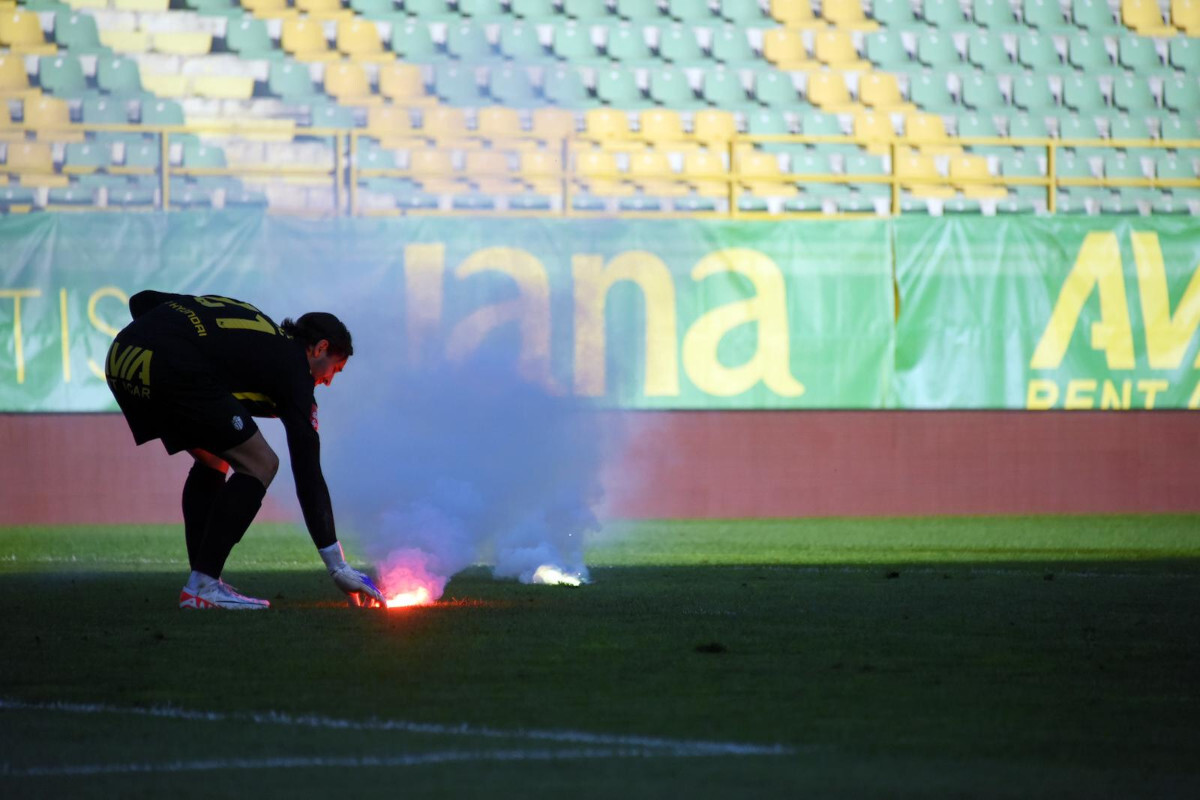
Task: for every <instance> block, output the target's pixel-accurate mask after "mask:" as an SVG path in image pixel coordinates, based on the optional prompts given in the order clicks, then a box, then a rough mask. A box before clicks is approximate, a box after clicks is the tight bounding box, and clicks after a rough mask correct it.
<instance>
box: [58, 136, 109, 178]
mask: <svg viewBox="0 0 1200 800" xmlns="http://www.w3.org/2000/svg"><path fill="white" fill-rule="evenodd" d="M111 163H112V145H110V144H107V143H98V142H70V143H68V144H67V146H66V150H65V151H64V153H63V172H68V173H81V172H95V171H96V170H99V169H105V168H107V167H108V166H109V165H110V164H111Z"/></svg>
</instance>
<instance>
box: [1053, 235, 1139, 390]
mask: <svg viewBox="0 0 1200 800" xmlns="http://www.w3.org/2000/svg"><path fill="white" fill-rule="evenodd" d="M1093 290H1096V291H1098V292H1099V294H1100V321H1099V322H1096V323H1093V324H1092V330H1091V345H1092V347H1093V348H1094V349H1096V350H1103V351H1104V353H1105V356H1106V358H1107V359H1108V367H1109V369H1133V367H1134V360H1133V331H1132V329H1131V326H1130V323H1129V305H1128V303H1127V302H1126V300H1125V280H1124V276H1123V275H1122V272H1121V251H1120V248H1119V247H1118V245H1117V235H1116V234H1115V233H1111V232H1108V233H1089V234H1088V235H1087V236H1086V237H1085V238H1084V240H1083V245H1082V246H1081V247H1080V248H1079V255H1078V256H1077V257H1076V259H1075V265H1074V266H1073V267H1072V268H1071V272H1070V273H1069V274H1068V275H1067V279H1066V281H1065V282H1064V283H1063V287H1062V290H1061V291H1060V292H1059V294H1058V302H1057V303H1055V305H1054V312H1053V313H1052V314H1051V315H1050V322H1049V323H1048V324H1047V325H1046V330H1045V331H1044V332H1043V333H1042V338H1041V340H1040V341H1039V342H1038V344H1037V348H1036V349H1035V350H1034V352H1033V359H1032V361H1031V362H1030V367H1031V368H1032V369H1057V368H1058V367H1059V366H1060V365H1061V364H1062V360H1063V356H1064V355H1066V352H1067V346H1068V345H1069V344H1070V342H1071V335H1072V334H1073V333H1074V331H1075V326H1076V325H1077V324H1078V323H1079V315H1080V313H1081V312H1082V311H1083V305H1084V303H1085V302H1087V299H1088V297H1089V296H1090V295H1091V293H1092V291H1093Z"/></svg>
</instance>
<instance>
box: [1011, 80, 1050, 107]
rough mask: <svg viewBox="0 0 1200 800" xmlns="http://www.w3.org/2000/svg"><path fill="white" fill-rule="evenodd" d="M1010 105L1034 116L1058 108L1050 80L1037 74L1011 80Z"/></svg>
mask: <svg viewBox="0 0 1200 800" xmlns="http://www.w3.org/2000/svg"><path fill="white" fill-rule="evenodd" d="M1012 103H1013V105H1014V106H1016V107H1017V108H1019V109H1021V110H1023V111H1029V112H1031V113H1034V114H1040V113H1044V112H1046V111H1050V110H1052V109H1056V108H1058V101H1057V100H1055V98H1054V90H1053V89H1052V88H1051V86H1050V79H1049V78H1048V77H1047V76H1046V75H1044V74H1039V73H1037V72H1027V73H1025V74H1023V75H1018V76H1017V77H1015V78H1013V82H1012Z"/></svg>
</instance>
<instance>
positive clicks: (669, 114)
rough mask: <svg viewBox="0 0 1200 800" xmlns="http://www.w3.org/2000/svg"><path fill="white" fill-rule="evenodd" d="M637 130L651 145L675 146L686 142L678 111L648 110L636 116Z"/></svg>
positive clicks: (686, 137)
mask: <svg viewBox="0 0 1200 800" xmlns="http://www.w3.org/2000/svg"><path fill="white" fill-rule="evenodd" d="M638 129H639V131H640V132H641V135H642V136H643V137H645V138H646V139H648V140H649V141H650V143H651V144H652V145H660V144H673V145H676V147H675V149H680V148H679V147H678V146H677V145H680V144H681V143H683V142H687V141H688V135H687V134H686V133H684V130H683V120H682V119H681V118H680V116H679V112H678V111H673V110H671V109H669V108H649V109H646V110H645V111H643V112H641V114H639V115H638Z"/></svg>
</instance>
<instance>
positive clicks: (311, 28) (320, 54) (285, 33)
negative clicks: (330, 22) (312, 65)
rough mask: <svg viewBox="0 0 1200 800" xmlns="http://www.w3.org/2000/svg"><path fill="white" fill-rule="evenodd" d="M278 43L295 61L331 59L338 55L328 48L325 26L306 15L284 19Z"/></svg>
mask: <svg viewBox="0 0 1200 800" xmlns="http://www.w3.org/2000/svg"><path fill="white" fill-rule="evenodd" d="M279 44H280V46H281V47H282V48H283V49H284V51H285V52H287V53H291V54H292V56H293V57H295V59H296V60H297V61H333V60H334V59H336V58H338V57H339V56H338V53H337V51H336V50H330V49H329V42H328V41H327V40H326V39H325V26H324V25H322V24H321V22H320V21H319V20H315V19H309V18H308V17H291V18H289V19H285V20H284V21H283V30H282V32H281V33H280V36H279Z"/></svg>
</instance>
